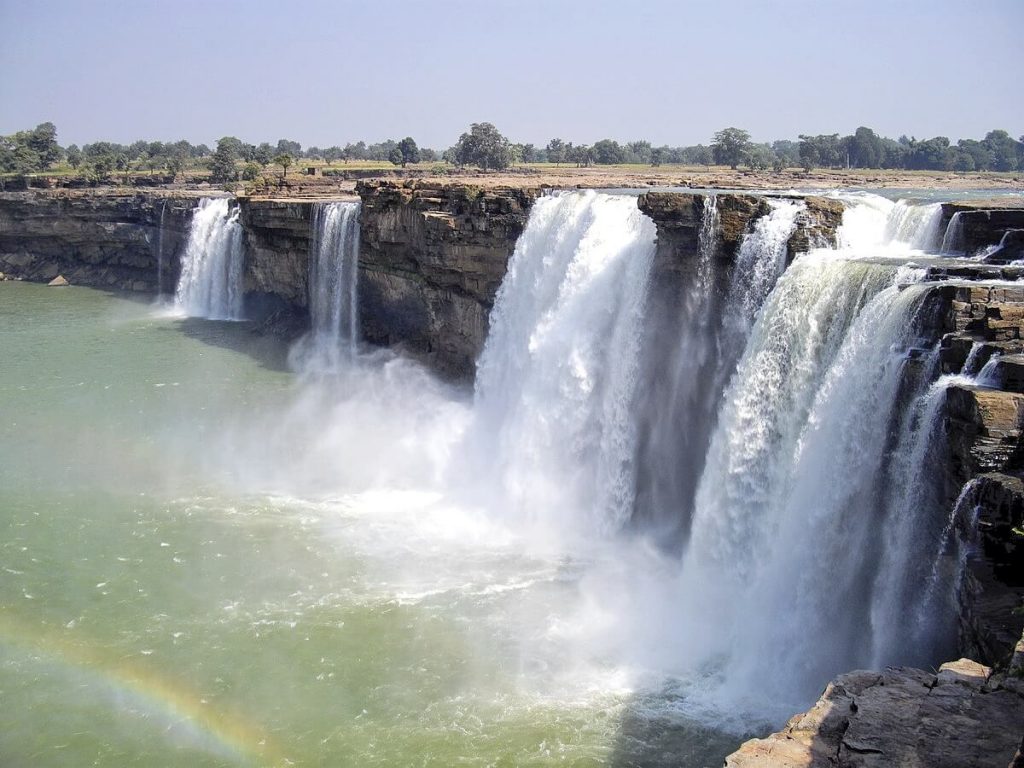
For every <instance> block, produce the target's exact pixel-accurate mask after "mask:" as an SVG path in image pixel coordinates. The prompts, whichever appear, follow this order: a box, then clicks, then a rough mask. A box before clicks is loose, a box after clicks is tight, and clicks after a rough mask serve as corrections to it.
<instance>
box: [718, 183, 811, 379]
mask: <svg viewBox="0 0 1024 768" xmlns="http://www.w3.org/2000/svg"><path fill="white" fill-rule="evenodd" d="M768 204H769V205H770V206H771V211H770V212H769V213H768V215H766V216H762V217H761V218H759V219H758V220H757V222H756V223H755V224H754V229H753V231H752V232H749V233H748V234H747V235H746V236H744V238H743V241H742V243H741V244H740V250H739V254H738V255H737V256H736V266H735V268H734V270H733V277H732V283H731V285H730V286H729V294H728V298H727V299H726V308H725V321H724V324H725V328H724V333H723V339H722V342H721V344H720V350H719V355H720V356H721V357H723V363H724V365H723V366H721V371H720V373H721V375H720V377H719V381H720V384H721V385H722V386H724V384H725V381H726V380H727V379H728V376H729V375H731V373H732V368H733V365H734V364H735V361H736V360H737V359H738V358H739V356H740V354H741V353H742V351H743V347H744V346H745V345H746V342H747V335H748V334H749V333H750V329H751V327H752V326H753V324H754V319H755V318H756V316H757V313H758V311H759V310H760V309H761V305H762V304H763V303H764V300H765V299H766V298H768V294H769V293H771V290H772V288H774V287H775V283H776V281H778V279H779V277H780V276H781V275H782V273H783V271H784V270H785V269H786V257H787V254H788V245H789V238H790V236H791V235H792V234H793V230H794V228H795V227H796V217H797V216H798V215H799V214H800V212H801V211H803V210H804V208H805V207H806V206H805V205H804V203H802V202H796V201H793V200H769V201H768Z"/></svg>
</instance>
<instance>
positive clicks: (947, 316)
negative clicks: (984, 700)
mask: <svg viewBox="0 0 1024 768" xmlns="http://www.w3.org/2000/svg"><path fill="white" fill-rule="evenodd" d="M967 269H969V270H973V271H974V272H976V274H974V275H972V276H973V277H976V278H977V279H983V280H984V279H1002V280H1005V279H1006V277H1008V275H1006V274H1004V273H1005V272H1006V270H1008V269H1010V268H1002V269H999V268H992V267H985V266H984V265H980V266H978V267H973V266H972V267H967ZM1014 269H1015V268H1014ZM992 270H995V271H996V274H990V273H989V272H990V271H992ZM930 276H931V275H930ZM934 276H935V277H938V278H942V279H946V278H947V277H948V275H947V274H946V273H945V271H943V272H942V273H941V274H938V275H934ZM926 302H930V303H931V307H930V310H931V311H930V315H931V317H932V318H933V324H934V326H935V329H936V330H937V331H938V332H939V333H940V334H943V335H942V339H941V345H940V349H939V365H940V370H941V372H942V373H947V374H953V373H960V372H961V371H963V370H964V368H965V366H966V365H967V361H968V359H969V358H970V359H971V366H972V371H971V372H972V373H977V372H978V371H980V370H981V369H982V367H983V366H985V365H986V363H989V362H990V361H991V365H989V366H988V368H987V370H986V376H985V379H984V380H983V381H980V382H978V383H954V384H952V385H951V386H949V387H948V388H947V389H946V400H945V404H944V405H945V413H944V431H945V435H946V440H947V445H946V448H947V453H946V456H947V458H946V464H945V467H944V468H943V470H944V471H943V472H941V473H940V476H941V477H942V478H943V479H944V482H945V488H944V489H943V496H944V497H945V499H946V502H947V503H948V505H949V509H950V510H951V512H952V511H954V505H958V509H957V510H955V511H956V512H957V513H958V515H959V516H958V518H957V520H956V524H957V530H958V533H959V536H960V538H961V540H963V541H965V542H966V544H967V546H966V548H965V551H966V560H965V562H964V568H963V572H962V582H961V586H960V595H959V600H958V603H959V612H960V615H959V647H960V651H961V652H962V653H965V654H968V655H970V656H972V657H974V658H977V659H980V660H981V661H983V662H985V663H988V664H998V663H1002V662H1004V661H1005V659H1006V656H1007V654H1008V653H1009V652H1010V650H1011V649H1012V646H1013V643H1014V641H1015V639H1016V638H1017V637H1020V634H1021V631H1022V630H1024V535H1022V534H1021V533H1019V531H1022V530H1024V481H1022V478H1024V445H1022V443H1024V441H1022V437H1024V380H1022V379H1024V358H1022V357H1021V354H1022V353H1024V285H1012V284H1006V283H1002V284H998V283H997V284H985V283H978V282H959V281H954V282H944V283H943V284H941V285H937V286H935V287H934V288H932V289H931V290H930V291H929V294H928V296H927V297H926Z"/></svg>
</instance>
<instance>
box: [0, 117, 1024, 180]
mask: <svg viewBox="0 0 1024 768" xmlns="http://www.w3.org/2000/svg"><path fill="white" fill-rule="evenodd" d="M300 159H307V160H319V161H324V162H328V163H337V162H343V163H345V162H349V161H376V162H391V163H393V164H395V165H400V166H403V167H404V166H405V165H407V164H409V163H420V162H435V163H436V162H445V163H451V164H453V165H457V166H467V165H472V166H476V167H479V168H482V169H484V170H502V169H504V168H507V167H509V166H510V165H512V164H513V163H554V164H556V165H562V164H567V165H575V166H577V167H585V166H590V165H621V164H641V165H651V166H658V165H667V164H672V165H705V166H711V165H712V164H718V165H728V166H730V167H731V168H739V167H740V166H746V167H749V168H751V169H753V170H764V169H767V168H773V169H775V170H777V171H781V170H782V169H784V168H796V167H799V168H803V169H805V170H807V171H810V170H812V169H814V168H864V169H889V170H937V171H957V172H969V171H1015V170H1024V136H1021V137H1020V138H1019V139H1014V138H1013V137H1012V136H1011V135H1010V134H1009V133H1008V132H1007V131H1005V130H992V131H989V132H988V133H987V134H986V135H985V136H984V137H983V138H981V139H960V140H959V141H958V142H957V143H955V144H954V143H953V142H951V141H950V140H949V139H948V138H947V137H945V136H936V137H934V138H930V139H921V140H919V139H917V138H915V137H910V138H908V137H907V136H900V137H899V138H898V139H891V138H886V137H883V136H879V135H878V134H877V133H875V131H873V130H872V129H870V128H867V127H863V126H862V127H860V128H858V129H857V130H856V131H854V133H852V134H850V135H848V136H842V135H840V134H825V135H817V136H812V135H801V136H800V137H799V140H797V141H793V140H787V139H783V140H778V141H774V142H771V143H757V142H753V141H751V138H750V133H749V132H748V131H746V130H744V129H741V128H732V127H730V128H723V129H722V130H720V131H718V132H716V133H715V134H714V136H713V138H712V141H711V142H710V143H709V144H707V145H704V144H697V145H693V146H680V147H670V146H667V145H664V146H654V145H652V144H651V142H649V141H646V140H637V141H630V142H624V143H619V142H618V141H616V140H614V139H601V140H600V141H596V142H594V143H593V144H574V143H573V142H571V141H568V142H567V141H563V140H562V139H561V138H554V139H551V140H550V141H549V142H548V143H547V144H546V145H545V146H543V147H539V146H535V145H533V144H527V143H513V142H511V141H509V140H508V139H507V138H506V137H505V136H504V135H502V134H501V132H500V131H498V129H497V128H496V127H495V126H494V125H492V124H491V123H474V124H473V125H472V126H470V129H469V130H468V131H467V132H465V133H463V134H462V135H461V136H460V137H459V140H458V141H457V142H456V143H455V144H454V145H453V146H451V147H449V148H448V149H446V150H444V151H437V150H434V149H429V148H421V147H419V146H418V145H417V143H416V141H415V140H414V139H413V138H412V137H411V136H407V137H405V138H404V139H401V140H387V141H382V142H378V143H373V144H367V143H366V142H364V141H358V142H353V143H348V144H345V145H344V146H340V145H336V146H331V147H327V148H320V147H316V146H311V147H306V148H303V147H302V145H301V144H300V143H299V142H297V141H293V140H290V139H279V140H278V141H277V143H276V144H271V143H269V142H262V143H260V144H251V143H247V142H245V141H242V140H241V139H238V138H236V137H234V136H225V137H222V138H221V139H219V140H218V141H217V146H216V148H215V149H213V150H211V149H210V147H208V146H207V145H205V144H192V143H190V142H188V141H185V140H180V141H174V142H162V141H144V140H140V141H136V142H133V143H132V144H127V145H126V144H117V143H114V142H108V141H97V142H94V143H91V144H83V145H82V146H81V147H79V146H78V145H76V144H71V145H69V146H67V147H61V146H60V145H59V144H58V143H57V129H56V127H55V126H54V124H53V123H49V122H47V123H42V124H40V125H38V126H36V127H35V128H34V129H32V130H25V131H18V132H17V133H14V134H11V135H10V136H0V173H14V174H30V173H41V172H45V171H47V170H50V169H52V168H54V167H58V166H60V165H62V164H66V165H67V166H68V167H70V168H71V169H72V170H73V171H75V172H76V173H79V174H80V175H82V176H85V177H87V178H91V179H95V180H102V179H105V178H108V177H109V176H110V175H111V174H112V173H114V172H116V171H123V172H126V173H127V172H131V171H146V170H148V171H151V172H153V173H155V172H158V171H160V172H167V173H169V174H170V175H171V176H172V177H174V176H177V175H178V174H179V173H180V172H181V171H182V170H184V169H186V168H206V169H208V170H209V171H210V175H211V178H212V180H213V181H215V182H232V181H237V180H238V179H240V178H241V179H245V180H251V179H255V178H257V177H258V176H259V175H260V174H262V173H263V172H264V170H265V169H266V167H267V166H270V165H276V166H279V167H280V168H281V170H282V176H283V175H284V174H286V173H287V170H288V168H289V167H290V166H291V165H293V164H294V163H296V162H298V161H299V160H300Z"/></svg>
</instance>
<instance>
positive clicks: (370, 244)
mask: <svg viewBox="0 0 1024 768" xmlns="http://www.w3.org/2000/svg"><path fill="white" fill-rule="evenodd" d="M358 192H359V195H360V197H361V198H362V201H363V210H362V217H361V220H360V221H361V225H362V230H361V247H360V255H359V266H360V285H359V303H360V307H359V309H360V317H361V321H362V326H363V333H364V335H365V338H366V339H367V340H368V341H370V342H373V343H375V344H383V345H389V346H390V345H398V346H400V347H402V348H403V349H406V350H408V351H409V352H412V353H413V354H415V355H417V356H420V357H423V358H426V359H427V360H429V361H430V362H431V363H432V364H433V366H434V367H435V368H436V369H437V370H439V371H441V372H442V373H444V374H447V375H452V376H455V377H459V378H463V379H465V378H469V377H471V376H472V374H473V371H474V369H475V364H476V358H477V356H478V355H479V353H480V351H481V350H482V349H483V344H484V339H485V338H486V336H487V319H488V315H489V313H490V309H491V306H492V304H493V303H494V297H495V294H496V293H497V291H498V287H499V286H500V285H501V281H502V279H503V278H504V276H505V270H506V267H507V264H508V260H509V258H510V257H511V255H512V251H513V250H514V248H515V242H516V240H517V238H518V237H519V235H520V233H521V232H522V231H523V229H524V227H525V226H526V220H527V217H528V216H529V211H530V207H531V206H532V205H533V201H534V199H535V198H536V197H537V196H538V195H539V194H540V190H539V189H534V188H530V187H517V188H506V187H494V188H488V189H480V188H476V187H471V186H466V185H461V184H430V183H429V182H424V181H414V182H406V183H397V182H383V181H368V182H362V183H360V184H359V185H358Z"/></svg>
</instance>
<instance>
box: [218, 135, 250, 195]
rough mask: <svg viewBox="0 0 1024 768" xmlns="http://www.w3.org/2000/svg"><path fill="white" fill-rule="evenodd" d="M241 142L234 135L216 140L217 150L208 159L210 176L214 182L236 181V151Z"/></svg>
mask: <svg viewBox="0 0 1024 768" xmlns="http://www.w3.org/2000/svg"><path fill="white" fill-rule="evenodd" d="M241 145H242V142H240V141H239V140H238V139H236V138H235V137H234V136H224V137H223V138H221V139H220V140H219V141H218V142H217V151H216V152H214V153H213V159H212V160H211V161H210V178H211V179H212V180H213V182H214V183H215V184H226V183H229V182H232V181H238V168H236V167H235V166H236V163H237V161H238V151H239V149H240V148H241Z"/></svg>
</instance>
